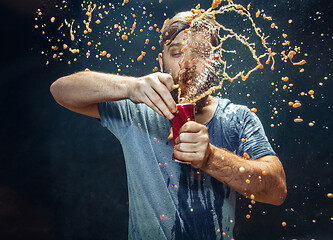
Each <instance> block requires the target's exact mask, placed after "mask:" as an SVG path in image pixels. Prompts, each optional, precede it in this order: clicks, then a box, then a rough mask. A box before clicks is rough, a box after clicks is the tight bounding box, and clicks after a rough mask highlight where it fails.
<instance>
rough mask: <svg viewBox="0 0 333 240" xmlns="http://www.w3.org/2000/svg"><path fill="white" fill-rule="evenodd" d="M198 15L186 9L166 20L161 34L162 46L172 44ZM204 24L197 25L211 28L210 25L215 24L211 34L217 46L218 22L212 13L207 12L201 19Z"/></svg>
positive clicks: (213, 43)
mask: <svg viewBox="0 0 333 240" xmlns="http://www.w3.org/2000/svg"><path fill="white" fill-rule="evenodd" d="M195 17H196V15H195V14H194V13H193V12H192V11H185V12H179V13H177V14H176V15H175V16H174V17H173V18H171V19H170V20H169V19H166V20H165V21H164V24H163V27H162V29H161V35H160V46H161V49H162V50H163V49H164V46H165V45H168V44H170V43H171V42H172V41H173V40H174V39H175V37H176V36H177V35H178V34H179V33H180V32H181V31H183V30H185V29H188V28H190V26H191V20H193V19H194V18H195ZM200 21H202V23H203V24H200V26H197V29H198V30H200V29H199V28H200V27H201V28H202V27H206V28H209V26H208V25H211V26H213V28H212V29H211V31H210V34H211V44H212V46H214V47H216V46H217V45H218V33H217V23H216V22H215V20H214V17H213V15H212V14H205V15H204V17H203V18H202V19H201V20H200Z"/></svg>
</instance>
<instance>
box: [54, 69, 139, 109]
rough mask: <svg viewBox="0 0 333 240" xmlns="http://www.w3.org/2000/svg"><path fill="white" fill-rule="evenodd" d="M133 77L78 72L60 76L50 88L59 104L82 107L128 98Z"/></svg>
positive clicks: (68, 106)
mask: <svg viewBox="0 0 333 240" xmlns="http://www.w3.org/2000/svg"><path fill="white" fill-rule="evenodd" d="M132 79H133V78H131V77H124V76H119V75H113V74H106V73H98V72H90V71H87V72H78V73H75V74H72V75H69V76H65V77H62V78H59V79H58V80H57V81H55V82H54V83H53V84H52V85H51V88H50V90H51V93H52V95H53V97H54V98H55V100H56V101H57V102H58V103H59V104H61V105H63V106H65V107H67V108H81V107H86V106H88V105H91V104H94V103H99V102H107V101H117V100H122V99H126V98H128V86H129V81H131V80H132Z"/></svg>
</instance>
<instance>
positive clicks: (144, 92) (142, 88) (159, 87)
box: [129, 73, 177, 120]
mask: <svg viewBox="0 0 333 240" xmlns="http://www.w3.org/2000/svg"><path fill="white" fill-rule="evenodd" d="M130 84H131V86H130V88H129V89H130V92H129V98H130V100H131V101H132V102H134V103H144V104H146V105H147V106H149V107H150V108H151V109H153V110H154V111H155V112H157V113H158V114H160V115H161V116H163V117H166V118H168V119H170V120H171V119H173V118H174V115H173V114H172V113H175V112H176V111H177V106H176V102H175V101H174V100H173V98H172V96H171V93H170V92H171V91H172V90H173V89H174V87H175V86H174V82H173V79H172V77H171V75H170V74H166V73H153V74H149V75H147V76H143V77H139V78H136V79H135V80H134V81H133V82H131V83H130Z"/></svg>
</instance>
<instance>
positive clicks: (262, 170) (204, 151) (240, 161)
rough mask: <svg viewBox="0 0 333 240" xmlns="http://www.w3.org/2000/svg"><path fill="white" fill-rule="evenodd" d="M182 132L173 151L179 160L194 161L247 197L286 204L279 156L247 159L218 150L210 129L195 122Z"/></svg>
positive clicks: (283, 175) (283, 174)
mask: <svg viewBox="0 0 333 240" xmlns="http://www.w3.org/2000/svg"><path fill="white" fill-rule="evenodd" d="M179 132H180V134H179V137H178V138H177V139H176V146H175V150H174V156H175V158H176V159H178V160H181V161H189V162H191V164H192V166H193V167H196V168H200V169H201V170H203V171H205V172H206V173H208V174H209V175H211V176H212V177H214V178H216V179H217V180H219V181H220V182H222V183H224V184H226V185H227V186H229V187H230V188H232V189H234V190H235V191H237V192H238V193H240V194H242V195H244V196H246V197H248V198H251V199H254V200H256V201H259V202H265V203H269V204H274V205H281V204H282V203H283V202H284V200H285V198H286V195H287V187H286V177H285V173H284V170H283V167H282V164H281V162H280V160H279V159H278V158H277V157H276V156H272V155H267V156H264V157H261V158H258V159H255V160H247V159H245V158H242V157H240V156H238V155H236V154H234V153H232V152H229V151H227V150H225V149H221V148H217V147H215V146H213V145H212V144H210V143H209V137H208V132H207V128H206V127H205V126H204V125H201V124H198V123H196V122H193V121H190V122H187V123H186V124H184V126H183V127H182V128H181V129H180V131H179ZM169 139H172V136H171V135H170V136H169ZM252 195H253V196H252Z"/></svg>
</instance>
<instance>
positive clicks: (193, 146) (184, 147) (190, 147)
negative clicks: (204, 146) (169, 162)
mask: <svg viewBox="0 0 333 240" xmlns="http://www.w3.org/2000/svg"><path fill="white" fill-rule="evenodd" d="M174 149H176V150H177V151H180V152H192V153H194V152H197V149H198V144H197V143H182V142H181V143H178V144H176V145H175V147H174Z"/></svg>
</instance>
